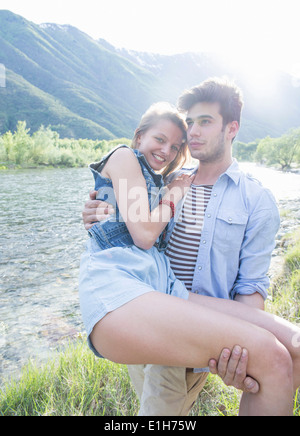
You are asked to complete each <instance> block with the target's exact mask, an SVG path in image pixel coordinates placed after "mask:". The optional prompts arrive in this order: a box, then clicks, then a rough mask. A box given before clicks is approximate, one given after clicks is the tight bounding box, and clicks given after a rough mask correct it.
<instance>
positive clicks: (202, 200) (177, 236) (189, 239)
mask: <svg viewBox="0 0 300 436" xmlns="http://www.w3.org/2000/svg"><path fill="white" fill-rule="evenodd" d="M212 188H213V187H212V186H207V185H199V186H195V185H192V186H191V189H190V190H189V192H188V194H187V197H186V199H185V202H184V205H183V207H182V211H181V214H180V217H179V219H178V222H177V223H176V224H175V226H174V230H173V232H172V235H171V237H170V240H169V242H168V248H167V250H166V255H167V256H168V257H169V259H170V264H171V268H172V269H173V271H174V273H175V275H176V277H177V278H178V279H179V280H181V281H182V282H183V283H184V284H185V286H186V288H187V290H188V291H191V290H192V284H193V277H194V271H195V266H196V262H197V257H198V250H199V244H200V240H201V233H202V228H203V222H204V215H205V211H206V208H207V205H208V202H209V199H210V196H211V191H212Z"/></svg>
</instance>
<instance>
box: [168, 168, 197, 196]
mask: <svg viewBox="0 0 300 436" xmlns="http://www.w3.org/2000/svg"><path fill="white" fill-rule="evenodd" d="M194 178H195V175H194V174H193V175H192V176H189V175H187V174H182V175H180V176H178V177H177V178H176V179H174V180H173V181H172V182H171V183H170V184H169V185H168V186H167V189H168V191H167V194H166V195H168V196H171V197H173V201H174V200H175V201H174V203H178V202H179V201H180V200H181V199H182V198H183V197H184V196H185V195H186V194H187V193H188V191H189V189H190V187H191V184H192V183H193V180H194Z"/></svg>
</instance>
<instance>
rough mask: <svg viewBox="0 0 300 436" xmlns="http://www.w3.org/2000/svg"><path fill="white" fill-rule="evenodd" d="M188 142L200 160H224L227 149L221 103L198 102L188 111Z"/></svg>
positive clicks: (195, 157) (204, 161)
mask: <svg viewBox="0 0 300 436" xmlns="http://www.w3.org/2000/svg"><path fill="white" fill-rule="evenodd" d="M186 121H187V124H188V133H187V135H188V144H189V149H190V152H191V155H192V157H193V158H194V159H198V160H199V161H200V162H203V163H208V162H216V161H220V160H222V158H223V157H224V155H225V151H226V144H225V132H224V126H223V117H222V116H221V115H220V105H219V103H205V102H203V103H197V104H195V105H194V106H192V107H191V109H190V110H189V111H188V114H187V118H186Z"/></svg>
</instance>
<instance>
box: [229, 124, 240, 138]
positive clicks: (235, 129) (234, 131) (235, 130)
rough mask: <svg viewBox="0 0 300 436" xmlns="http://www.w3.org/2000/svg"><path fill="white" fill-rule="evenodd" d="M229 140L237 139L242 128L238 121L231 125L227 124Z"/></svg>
mask: <svg viewBox="0 0 300 436" xmlns="http://www.w3.org/2000/svg"><path fill="white" fill-rule="evenodd" d="M227 129H228V130H227V139H230V140H231V141H233V139H234V138H235V137H236V135H237V134H238V132H239V129H240V126H239V123H238V122H237V121H232V122H231V123H228V124H227Z"/></svg>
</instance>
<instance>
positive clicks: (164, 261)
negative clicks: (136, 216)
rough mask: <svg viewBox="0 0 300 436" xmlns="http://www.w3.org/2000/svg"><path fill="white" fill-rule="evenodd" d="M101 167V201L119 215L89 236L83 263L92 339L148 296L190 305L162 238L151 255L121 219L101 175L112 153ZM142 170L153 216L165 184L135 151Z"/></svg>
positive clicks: (83, 297) (96, 169) (83, 296)
mask: <svg viewBox="0 0 300 436" xmlns="http://www.w3.org/2000/svg"><path fill="white" fill-rule="evenodd" d="M120 147H127V146H126V145H121V146H118V147H117V148H115V149H114V150H112V151H111V152H110V153H109V154H108V155H107V156H106V157H104V158H103V159H102V160H101V162H99V163H95V164H91V165H90V169H91V171H92V173H93V176H94V179H95V190H96V191H97V199H99V200H103V201H106V202H107V203H110V204H112V205H113V206H114V208H115V211H116V212H115V214H114V215H111V216H108V218H107V220H106V221H102V222H100V223H96V224H94V226H93V227H92V228H91V229H90V230H89V236H90V238H89V241H88V243H87V248H86V251H85V252H84V253H83V255H82V257H81V263H80V277H79V297H80V308H81V314H82V318H83V322H84V325H85V328H86V331H87V335H88V342H89V346H90V348H91V349H92V351H93V352H94V353H95V354H96V355H97V356H98V357H102V356H100V355H99V354H98V353H97V351H96V350H95V349H94V347H93V346H92V344H91V342H90V340H89V336H90V334H91V332H92V330H93V328H94V327H95V325H96V324H97V323H98V322H99V321H100V320H101V319H102V318H103V317H104V316H105V315H107V314H108V313H109V312H112V311H114V310H116V309H118V308H119V307H121V306H123V305H124V304H127V303H129V302H130V301H132V300H133V299H135V298H137V297H139V296H141V295H144V294H146V293H148V292H155V291H156V292H162V293H165V294H169V295H173V296H176V297H180V298H183V299H185V300H186V299H188V295H189V293H188V291H187V290H186V288H185V286H184V284H183V283H182V282H180V281H179V280H177V279H176V277H175V275H174V273H173V271H172V269H171V267H170V263H169V259H168V258H167V257H166V256H165V254H164V250H165V248H166V247H165V243H164V241H163V235H161V236H160V237H159V238H158V240H157V241H156V244H155V245H154V246H153V247H152V248H151V249H150V250H143V249H141V248H138V247H137V246H135V245H134V243H133V240H132V237H131V235H130V233H129V231H128V229H127V226H126V223H125V222H124V220H123V218H122V216H121V215H120V212H119V208H118V205H117V203H116V198H115V195H114V190H113V186H112V181H111V180H110V179H107V178H105V177H103V176H102V175H101V171H102V169H103V168H104V166H105V164H106V163H107V161H108V159H109V158H110V156H111V155H112V153H114V152H116V151H117V150H118V149H119V148H120ZM127 148H129V147H127ZM129 150H131V151H132V152H133V153H134V155H135V156H136V158H137V159H138V162H139V164H140V167H141V171H142V173H143V175H144V177H145V180H146V185H147V192H148V199H149V205H150V210H153V208H155V207H156V206H157V205H158V204H159V201H160V199H161V195H162V192H163V186H164V185H163V179H162V177H161V176H160V175H158V174H156V173H155V172H154V171H153V170H152V168H151V167H150V166H149V164H148V162H147V160H146V158H145V157H144V155H142V154H141V153H140V152H139V151H138V150H133V149H130V148H129Z"/></svg>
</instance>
